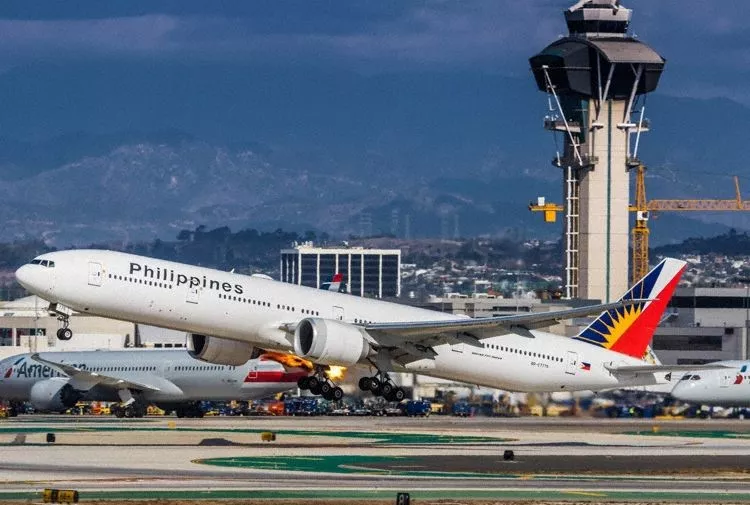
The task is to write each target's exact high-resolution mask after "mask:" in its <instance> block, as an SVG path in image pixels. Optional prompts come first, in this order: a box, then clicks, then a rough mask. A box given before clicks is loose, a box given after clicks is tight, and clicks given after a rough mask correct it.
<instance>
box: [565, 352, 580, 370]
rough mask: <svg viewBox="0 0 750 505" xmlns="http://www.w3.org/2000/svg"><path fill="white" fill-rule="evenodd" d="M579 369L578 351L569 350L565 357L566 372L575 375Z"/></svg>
mask: <svg viewBox="0 0 750 505" xmlns="http://www.w3.org/2000/svg"><path fill="white" fill-rule="evenodd" d="M577 370H578V353H577V352H575V351H568V353H567V355H566V357H565V373H567V374H570V375H575V374H576V371H577Z"/></svg>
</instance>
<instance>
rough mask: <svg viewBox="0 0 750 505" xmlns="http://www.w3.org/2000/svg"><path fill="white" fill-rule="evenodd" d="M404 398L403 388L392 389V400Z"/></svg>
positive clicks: (398, 400)
mask: <svg viewBox="0 0 750 505" xmlns="http://www.w3.org/2000/svg"><path fill="white" fill-rule="evenodd" d="M404 398H406V393H405V392H404V390H403V389H401V388H396V389H395V390H394V391H393V400H394V401H397V402H400V401H401V400H403V399H404Z"/></svg>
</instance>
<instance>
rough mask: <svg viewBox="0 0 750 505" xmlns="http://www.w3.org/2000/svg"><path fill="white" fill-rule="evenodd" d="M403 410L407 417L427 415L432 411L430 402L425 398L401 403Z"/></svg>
mask: <svg viewBox="0 0 750 505" xmlns="http://www.w3.org/2000/svg"><path fill="white" fill-rule="evenodd" d="M403 411H404V414H405V415H407V416H409V417H415V416H421V417H428V416H429V415H430V412H432V404H431V403H430V402H428V401H427V400H409V401H407V402H406V403H404V404H403Z"/></svg>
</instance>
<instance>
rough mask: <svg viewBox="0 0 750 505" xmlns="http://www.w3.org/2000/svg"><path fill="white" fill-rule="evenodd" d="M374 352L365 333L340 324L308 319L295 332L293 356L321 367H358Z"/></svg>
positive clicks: (354, 327) (348, 325)
mask: <svg viewBox="0 0 750 505" xmlns="http://www.w3.org/2000/svg"><path fill="white" fill-rule="evenodd" d="M371 350H372V348H371V347H370V342H369V340H368V338H367V332H366V331H365V330H363V329H361V328H358V327H356V326H354V325H351V324H347V323H344V322H341V321H333V320H330V319H320V318H317V317H309V318H307V319H303V320H302V321H300V322H299V324H298V325H297V329H295V330H294V353H295V354H296V355H297V356H299V357H301V358H305V359H309V360H310V361H314V362H315V363H318V364H320V365H338V366H351V365H355V364H357V363H359V361H361V360H362V359H364V358H365V357H366V356H367V355H368V354H370V351H371Z"/></svg>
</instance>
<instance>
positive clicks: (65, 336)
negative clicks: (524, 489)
mask: <svg viewBox="0 0 750 505" xmlns="http://www.w3.org/2000/svg"><path fill="white" fill-rule="evenodd" d="M49 311H50V312H53V313H54V314H55V315H56V316H57V320H58V321H60V322H61V323H62V328H59V329H58V330H57V338H58V340H70V339H71V338H73V330H71V329H70V328H69V326H70V314H67V313H65V312H63V311H61V310H59V309H58V308H57V304H56V303H51V304H50V306H49Z"/></svg>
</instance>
